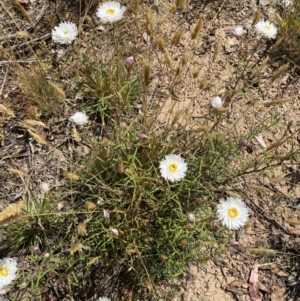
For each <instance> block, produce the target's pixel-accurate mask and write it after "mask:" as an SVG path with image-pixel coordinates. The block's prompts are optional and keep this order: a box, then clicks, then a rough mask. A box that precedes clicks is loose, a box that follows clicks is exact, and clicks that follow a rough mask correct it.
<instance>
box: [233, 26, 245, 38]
mask: <svg viewBox="0 0 300 301" xmlns="http://www.w3.org/2000/svg"><path fill="white" fill-rule="evenodd" d="M232 33H233V34H234V35H235V36H236V37H241V36H242V35H243V34H244V29H243V26H237V27H236V28H235V29H234V30H233V31H232Z"/></svg>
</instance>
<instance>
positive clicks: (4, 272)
mask: <svg viewBox="0 0 300 301" xmlns="http://www.w3.org/2000/svg"><path fill="white" fill-rule="evenodd" d="M0 276H1V277H7V276H8V266H7V265H4V266H2V267H1V268H0Z"/></svg>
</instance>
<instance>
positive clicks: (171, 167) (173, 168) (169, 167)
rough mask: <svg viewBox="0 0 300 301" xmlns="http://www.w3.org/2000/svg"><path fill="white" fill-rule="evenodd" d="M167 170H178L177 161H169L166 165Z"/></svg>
mask: <svg viewBox="0 0 300 301" xmlns="http://www.w3.org/2000/svg"><path fill="white" fill-rule="evenodd" d="M168 169H169V172H176V171H177V170H178V165H177V163H171V164H169V166H168Z"/></svg>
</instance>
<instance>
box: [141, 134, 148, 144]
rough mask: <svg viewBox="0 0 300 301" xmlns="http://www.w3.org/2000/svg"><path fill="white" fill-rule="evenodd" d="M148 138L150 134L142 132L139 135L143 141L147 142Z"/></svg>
mask: <svg viewBox="0 0 300 301" xmlns="http://www.w3.org/2000/svg"><path fill="white" fill-rule="evenodd" d="M147 139H148V136H147V135H145V134H140V135H139V140H140V141H142V142H145V141H146V140H147Z"/></svg>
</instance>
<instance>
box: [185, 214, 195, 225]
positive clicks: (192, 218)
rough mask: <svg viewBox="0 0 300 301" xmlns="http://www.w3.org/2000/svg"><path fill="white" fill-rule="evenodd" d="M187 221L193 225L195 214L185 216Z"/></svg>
mask: <svg viewBox="0 0 300 301" xmlns="http://www.w3.org/2000/svg"><path fill="white" fill-rule="evenodd" d="M187 220H188V221H189V222H190V223H193V222H194V221H195V214H194V213H192V212H190V213H189V214H188V215H187Z"/></svg>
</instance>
